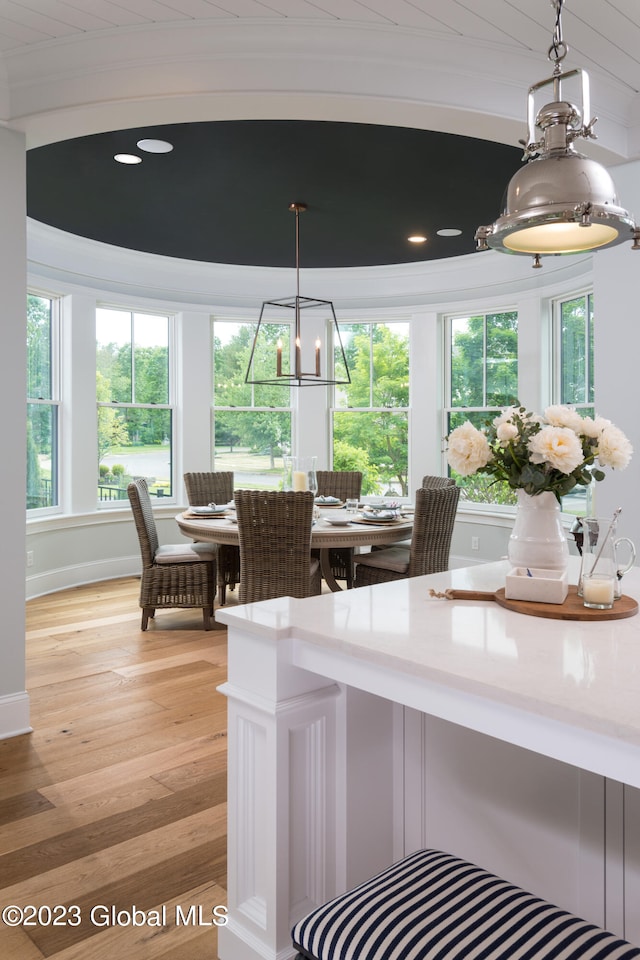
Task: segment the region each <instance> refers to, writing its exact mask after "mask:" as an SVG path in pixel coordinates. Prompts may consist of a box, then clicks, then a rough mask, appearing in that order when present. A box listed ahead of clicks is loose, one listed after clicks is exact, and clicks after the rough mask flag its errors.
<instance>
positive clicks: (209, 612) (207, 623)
mask: <svg viewBox="0 0 640 960" xmlns="http://www.w3.org/2000/svg"><path fill="white" fill-rule="evenodd" d="M212 616H213V609H212V607H203V608H202V617H203V619H204V628H205V630H211V617H212Z"/></svg>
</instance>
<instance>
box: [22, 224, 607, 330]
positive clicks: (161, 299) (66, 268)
mask: <svg viewBox="0 0 640 960" xmlns="http://www.w3.org/2000/svg"><path fill="white" fill-rule="evenodd" d="M27 238H28V249H29V257H28V271H29V279H30V282H31V283H33V284H35V285H38V286H40V287H41V288H42V289H45V290H51V289H54V290H55V288H56V285H60V284H62V285H64V287H65V288H68V287H75V288H78V289H81V290H86V291H90V292H92V293H95V292H96V291H98V293H99V294H104V293H112V294H113V295H114V296H115V297H117V298H121V299H127V298H129V299H130V298H131V297H135V298H136V299H140V300H147V301H148V302H149V303H153V304H157V303H162V304H165V303H166V304H172V305H174V306H175V309H186V310H189V309H193V308H194V307H198V306H201V307H202V308H203V309H205V310H209V311H220V310H227V311H230V312H231V313H241V314H242V316H246V315H247V312H249V313H250V314H252V315H253V314H254V313H256V311H257V309H258V308H259V305H260V303H261V302H262V301H263V300H265V299H273V298H280V297H283V296H288V295H289V294H290V293H291V292H292V291H293V290H294V286H295V274H294V270H293V269H292V268H273V267H245V266H236V265H226V264H215V263H212V264H204V263H201V262H196V261H191V260H189V261H182V260H175V259H171V258H165V257H157V256H153V255H151V254H147V253H140V252H139V251H134V250H125V249H122V248H120V247H112V246H109V245H106V244H102V243H99V242H97V241H93V240H85V239H83V238H81V237H76V236H73V235H71V234H67V233H64V232H63V231H60V230H57V229H55V228H53V227H49V226H46V225H44V224H41V223H37V222H35V221H33V220H29V221H28V223H27ZM592 262H593V258H592V255H591V254H587V255H584V256H579V257H553V258H552V257H549V258H547V260H546V262H545V270H544V271H540V270H537V271H532V270H531V265H530V262H529V259H528V258H524V257H505V256H504V255H502V254H500V253H496V252H495V251H491V252H488V253H483V254H469V255H467V256H463V257H457V258H452V259H446V260H437V261H430V262H428V263H404V264H393V265H390V266H383V267H349V268H336V269H324V270H322V269H318V270H304V269H303V270H301V271H300V283H301V289H302V291H303V293H305V295H309V296H314V297H320V298H322V299H329V300H332V302H333V303H334V306H335V308H336V310H337V311H338V313H340V311H362V310H367V311H370V312H371V311H374V312H375V311H376V310H378V311H387V312H389V311H390V310H394V309H399V308H402V309H411V308H417V309H419V310H422V309H427V310H428V309H436V308H444V309H448V310H451V309H465V308H467V304H468V309H473V308H476V309H477V307H478V303H484V302H486V301H488V300H489V299H492V302H494V303H495V302H496V300H497V298H499V299H500V300H501V301H502V300H504V299H505V298H513V297H514V296H521V295H527V294H539V293H544V296H555V295H557V294H558V293H560V292H565V291H566V290H567V289H569V288H575V285H576V284H582V283H585V282H586V283H588V282H590V279H591V273H592ZM543 273H544V276H541V274H543Z"/></svg>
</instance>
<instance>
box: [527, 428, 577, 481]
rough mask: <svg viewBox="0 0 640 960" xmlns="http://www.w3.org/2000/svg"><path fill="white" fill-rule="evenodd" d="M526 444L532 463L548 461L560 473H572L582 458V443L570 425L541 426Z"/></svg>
mask: <svg viewBox="0 0 640 960" xmlns="http://www.w3.org/2000/svg"><path fill="white" fill-rule="evenodd" d="M528 446H529V450H530V451H531V462H532V463H548V464H549V466H551V467H553V468H554V469H555V470H559V471H560V473H566V474H569V473H573V471H574V470H575V469H576V467H579V466H580V464H581V463H582V462H583V460H584V454H583V452H582V444H581V443H580V440H579V439H578V437H577V436H576V435H575V433H574V432H573V430H571V428H570V427H553V426H547V427H543V428H542V430H541V431H540V433H536V435H535V436H533V437H531V439H530V440H529V444H528Z"/></svg>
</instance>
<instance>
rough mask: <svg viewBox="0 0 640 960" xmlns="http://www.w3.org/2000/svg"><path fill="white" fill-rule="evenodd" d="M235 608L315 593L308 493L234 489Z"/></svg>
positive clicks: (315, 569) (316, 572)
mask: <svg viewBox="0 0 640 960" xmlns="http://www.w3.org/2000/svg"><path fill="white" fill-rule="evenodd" d="M235 503H236V512H237V516H238V536H239V540H240V572H241V577H240V603H253V602H254V601H256V600H269V599H271V598H272V597H309V596H311V595H312V594H316V593H320V588H321V577H320V570H319V565H318V562H317V560H316V561H314V562H313V575H312V562H311V525H312V522H313V493H312V492H311V491H310V490H304V491H302V490H301V491H277V490H238V491H236V495H235Z"/></svg>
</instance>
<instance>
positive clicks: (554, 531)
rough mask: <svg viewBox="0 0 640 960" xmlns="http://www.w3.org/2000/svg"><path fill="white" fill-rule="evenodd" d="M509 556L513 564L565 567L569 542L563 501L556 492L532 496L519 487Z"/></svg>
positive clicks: (530, 567)
mask: <svg viewBox="0 0 640 960" xmlns="http://www.w3.org/2000/svg"><path fill="white" fill-rule="evenodd" d="M507 556H508V558H509V561H510V563H511V564H512V566H514V567H528V568H529V569H532V568H534V567H537V568H538V569H541V570H564V569H565V568H566V566H567V561H568V558H569V545H568V543H567V538H566V537H565V535H564V530H563V528H562V522H561V517H560V504H559V503H558V501H557V500H556V498H555V496H554V494H553V493H549V492H547V491H546V492H544V493H539V494H537V496H535V497H532V496H530V495H529V494H528V493H525V492H524V490H518V509H517V511H516V520H515V523H514V525H513V531H512V533H511V536H510V538H509V546H508V549H507Z"/></svg>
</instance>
